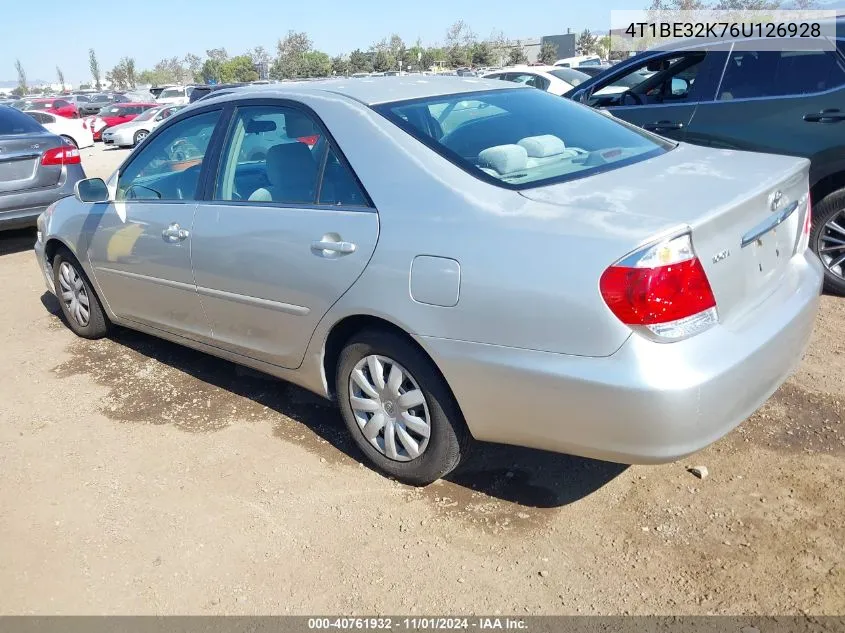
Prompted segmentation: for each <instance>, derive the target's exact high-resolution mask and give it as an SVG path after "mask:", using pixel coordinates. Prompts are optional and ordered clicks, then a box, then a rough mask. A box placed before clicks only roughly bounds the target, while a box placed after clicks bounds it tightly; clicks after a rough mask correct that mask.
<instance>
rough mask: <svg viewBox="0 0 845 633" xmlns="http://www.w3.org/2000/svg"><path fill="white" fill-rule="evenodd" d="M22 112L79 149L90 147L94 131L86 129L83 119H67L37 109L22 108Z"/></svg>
mask: <svg viewBox="0 0 845 633" xmlns="http://www.w3.org/2000/svg"><path fill="white" fill-rule="evenodd" d="M24 112H26V114H28V115H29V116H31V117H32V118H33V119H35V120H36V121H38V122H39V123H40V124H41V125H43V126H44V127H45V128H46V129H47V131H49V132H52V133H53V134H57V135H59V136H61V137H62V138H63V139H65V141H67V142H68V143H70V144H71V145H75V146H76V147H77V148H79V149H83V148H85V147H91V146H92V145H93V144H94V133H93V132H92V131H91V130H90V129H88V124H87V123H86V122H85V121H84V120H83V119H67V118H65V117H63V116H56V115H55V114H50V113H49V112H41V111H38V110H24Z"/></svg>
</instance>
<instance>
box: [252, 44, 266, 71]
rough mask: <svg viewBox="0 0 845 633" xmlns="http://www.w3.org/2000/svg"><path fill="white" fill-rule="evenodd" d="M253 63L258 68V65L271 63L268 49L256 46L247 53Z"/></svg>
mask: <svg viewBox="0 0 845 633" xmlns="http://www.w3.org/2000/svg"><path fill="white" fill-rule="evenodd" d="M247 55H249V57H250V59H251V60H252V63H253V64H255V65H256V66H257V65H258V64H269V63H270V53H268V52H267V49H266V48H264V47H263V46H256V47H255V48H253V49H252V50H251V51H249V52H248V53H247Z"/></svg>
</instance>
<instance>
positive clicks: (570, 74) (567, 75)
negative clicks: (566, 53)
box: [483, 66, 590, 96]
mask: <svg viewBox="0 0 845 633" xmlns="http://www.w3.org/2000/svg"><path fill="white" fill-rule="evenodd" d="M483 77H484V78H485V79H502V80H504V81H512V82H514V83H518V84H526V85H528V86H532V87H534V88H539V89H540V90H545V91H546V92H550V93H552V94H553V95H558V96H560V95H562V94H565V93H567V92H569V91H570V90H572V89H573V88H574V87H575V86H577V85H579V84H581V83H582V82H584V81H587V80H588V79H589V78H590V76H589V75H587V74H585V73H582V72H580V71H578V70H574V69H572V68H557V67H555V66H513V67H511V68H503V69H501V70H497V71H495V72H492V73H487V74H485V75H483Z"/></svg>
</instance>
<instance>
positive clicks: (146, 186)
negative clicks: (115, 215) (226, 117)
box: [117, 111, 220, 200]
mask: <svg viewBox="0 0 845 633" xmlns="http://www.w3.org/2000/svg"><path fill="white" fill-rule="evenodd" d="M219 118H220V112H219V111H214V112H206V113H204V114H197V115H195V116H192V117H190V118H188V119H185V120H183V121H179V122H177V123H176V124H175V125H173V126H171V127H169V128H168V129H166V130H164V131H163V132H162V133H161V134H159V135H158V136H156V137H155V138H153V139H151V140H150V142H149V143H148V144H147V145H145V146H144V147H143V148H142V149H141V151H140V153H139V154H138V155H137V156H136V157H135V158H134V159H133V160H132V161H131V162H130V163H129V165H128V166H127V167H126V168H125V170H124V171H122V172H121V173H120V175H119V177H118V181H117V200H194V199H196V198H197V194H198V191H197V188H198V184H199V175H200V170H201V168H202V163H203V159H204V158H205V153H206V150H207V149H208V144H209V142H210V141H211V136H212V134H213V133H214V127H215V126H216V124H217V120H218V119H219Z"/></svg>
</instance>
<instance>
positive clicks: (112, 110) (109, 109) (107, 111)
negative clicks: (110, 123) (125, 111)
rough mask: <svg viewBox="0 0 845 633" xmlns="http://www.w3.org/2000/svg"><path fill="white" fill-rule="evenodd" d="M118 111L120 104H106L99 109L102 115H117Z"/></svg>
mask: <svg viewBox="0 0 845 633" xmlns="http://www.w3.org/2000/svg"><path fill="white" fill-rule="evenodd" d="M120 113H121V111H120V106H106V107H105V108H101V109H100V114H101V115H103V116H118V115H119V114H120Z"/></svg>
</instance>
